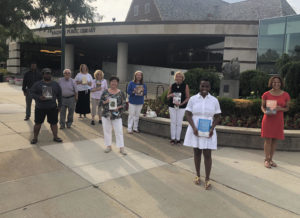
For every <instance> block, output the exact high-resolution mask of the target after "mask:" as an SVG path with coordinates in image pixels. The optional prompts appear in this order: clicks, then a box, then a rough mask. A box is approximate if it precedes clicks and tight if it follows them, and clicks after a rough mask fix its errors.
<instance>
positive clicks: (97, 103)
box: [96, 99, 102, 123]
mask: <svg viewBox="0 0 300 218" xmlns="http://www.w3.org/2000/svg"><path fill="white" fill-rule="evenodd" d="M99 103H100V99H96V109H97V114H98V117H99V123H100V121H101V116H102V111H101V107H99Z"/></svg>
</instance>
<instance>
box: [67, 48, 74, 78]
mask: <svg viewBox="0 0 300 218" xmlns="http://www.w3.org/2000/svg"><path fill="white" fill-rule="evenodd" d="M65 49H66V50H65V52H66V53H65V66H66V69H67V68H68V69H70V70H71V71H72V73H73V74H74V45H72V44H66V47H65Z"/></svg>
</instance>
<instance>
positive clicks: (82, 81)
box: [81, 76, 88, 85]
mask: <svg viewBox="0 0 300 218" xmlns="http://www.w3.org/2000/svg"><path fill="white" fill-rule="evenodd" d="M81 83H82V85H86V84H87V83H88V82H87V78H86V76H82V80H81Z"/></svg>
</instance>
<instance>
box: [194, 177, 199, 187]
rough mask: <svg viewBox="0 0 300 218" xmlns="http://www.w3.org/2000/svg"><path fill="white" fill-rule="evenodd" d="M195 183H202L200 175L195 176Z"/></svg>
mask: <svg viewBox="0 0 300 218" xmlns="http://www.w3.org/2000/svg"><path fill="white" fill-rule="evenodd" d="M194 183H195V185H200V184H201V180H200V176H196V177H195V179H194Z"/></svg>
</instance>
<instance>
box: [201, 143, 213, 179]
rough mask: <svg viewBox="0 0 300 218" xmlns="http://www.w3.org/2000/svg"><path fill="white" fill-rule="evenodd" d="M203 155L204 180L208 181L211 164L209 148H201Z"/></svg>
mask: <svg viewBox="0 0 300 218" xmlns="http://www.w3.org/2000/svg"><path fill="white" fill-rule="evenodd" d="M203 156H204V166H205V181H208V180H209V176H210V171H211V165H212V158H211V150H210V149H203Z"/></svg>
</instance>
